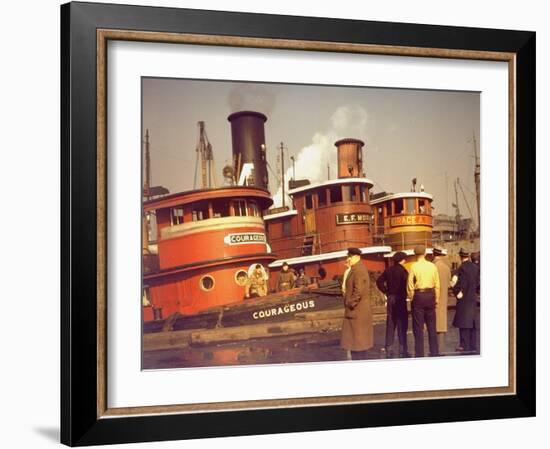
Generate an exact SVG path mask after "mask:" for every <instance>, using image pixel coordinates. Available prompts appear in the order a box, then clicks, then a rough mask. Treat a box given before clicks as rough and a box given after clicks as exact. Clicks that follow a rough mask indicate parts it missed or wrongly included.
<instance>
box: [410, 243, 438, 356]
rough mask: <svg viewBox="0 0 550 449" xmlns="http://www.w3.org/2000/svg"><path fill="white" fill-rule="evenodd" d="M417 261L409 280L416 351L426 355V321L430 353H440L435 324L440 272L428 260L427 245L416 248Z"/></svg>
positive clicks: (411, 269)
mask: <svg viewBox="0 0 550 449" xmlns="http://www.w3.org/2000/svg"><path fill="white" fill-rule="evenodd" d="M414 254H415V255H416V256H417V261H416V262H415V263H413V264H412V265H411V268H410V271H409V278H408V280H407V294H408V297H409V298H411V301H412V303H411V304H412V316H413V334H414V353H415V356H416V357H424V323H425V324H426V328H427V329H428V343H429V346H430V355H431V356H437V355H439V349H438V345H437V333H436V326H435V306H436V305H437V303H438V301H439V295H440V286H439V273H438V272H437V268H436V266H435V265H434V264H433V263H432V262H428V261H427V260H426V257H425V256H426V247H425V246H424V245H417V246H416V247H415V248H414Z"/></svg>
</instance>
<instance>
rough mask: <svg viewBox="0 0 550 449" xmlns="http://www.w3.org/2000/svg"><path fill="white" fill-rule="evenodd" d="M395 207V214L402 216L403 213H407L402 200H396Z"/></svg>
mask: <svg viewBox="0 0 550 449" xmlns="http://www.w3.org/2000/svg"><path fill="white" fill-rule="evenodd" d="M393 205H394V208H395V211H394V214H402V213H403V212H405V208H404V205H403V200H402V199H398V200H395V201H394V202H393Z"/></svg>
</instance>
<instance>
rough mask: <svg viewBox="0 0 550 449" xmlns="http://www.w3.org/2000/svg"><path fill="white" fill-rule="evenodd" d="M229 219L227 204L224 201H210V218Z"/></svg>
mask: <svg viewBox="0 0 550 449" xmlns="http://www.w3.org/2000/svg"><path fill="white" fill-rule="evenodd" d="M221 217H229V203H228V201H227V200H226V199H222V200H216V201H212V218H221Z"/></svg>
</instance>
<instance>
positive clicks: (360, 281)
mask: <svg viewBox="0 0 550 449" xmlns="http://www.w3.org/2000/svg"><path fill="white" fill-rule="evenodd" d="M346 264H347V266H348V270H346V275H345V276H344V281H343V288H342V290H343V293H344V307H345V312H344V322H343V323H342V337H341V340H340V345H341V347H342V348H343V349H345V350H346V351H350V352H351V358H352V359H365V358H366V357H367V351H368V350H369V349H370V348H372V347H373V346H374V330H373V325H372V309H371V303H370V297H369V288H370V280H369V272H368V270H367V268H366V267H365V265H364V264H363V263H361V250H360V249H359V248H349V249H348V254H347V259H346Z"/></svg>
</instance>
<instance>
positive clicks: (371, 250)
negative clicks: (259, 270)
mask: <svg viewBox="0 0 550 449" xmlns="http://www.w3.org/2000/svg"><path fill="white" fill-rule="evenodd" d="M359 249H360V250H361V253H362V254H384V253H389V252H391V246H366V247H364V248H359ZM347 254H348V251H347V250H342V251H333V252H331V253H324V254H314V255H312V256H301V257H292V258H290V259H278V260H276V261H274V262H271V263H270V264H269V265H268V266H269V268H277V267H280V266H282V265H283V262H286V263H287V264H289V265H301V264H306V263H311V262H322V261H324V260H331V259H341V258H344V257H346V255H347Z"/></svg>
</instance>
